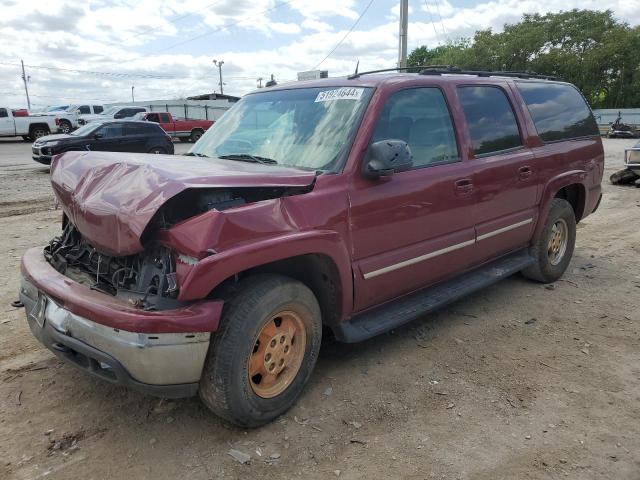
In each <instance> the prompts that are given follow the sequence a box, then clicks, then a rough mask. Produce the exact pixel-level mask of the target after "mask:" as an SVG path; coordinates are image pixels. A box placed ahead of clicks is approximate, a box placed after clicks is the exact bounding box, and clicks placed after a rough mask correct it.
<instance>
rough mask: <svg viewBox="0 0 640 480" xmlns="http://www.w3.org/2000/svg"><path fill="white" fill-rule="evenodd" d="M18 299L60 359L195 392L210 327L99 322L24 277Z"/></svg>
mask: <svg viewBox="0 0 640 480" xmlns="http://www.w3.org/2000/svg"><path fill="white" fill-rule="evenodd" d="M20 300H21V301H22V303H23V304H24V306H25V310H26V314H27V321H28V323H29V327H30V328H31V331H32V332H33V334H34V335H35V337H36V338H38V340H39V341H40V342H41V343H42V344H44V345H45V346H46V347H47V348H49V349H50V350H51V351H52V352H53V353H55V354H56V355H57V356H58V357H60V358H62V359H63V360H65V361H67V362H69V363H72V364H74V365H76V366H77V367H80V368H82V369H83V370H86V371H88V372H89V373H91V374H93V375H96V376H98V377H100V378H103V379H104V380H107V381H110V382H112V383H118V384H122V385H126V386H129V387H132V388H135V389H137V390H142V391H144V392H146V393H150V394H153V395H158V396H163V397H183V396H190V395H194V394H195V393H196V392H197V389H198V382H199V381H200V376H201V374H202V368H203V366H204V361H205V358H206V355H207V350H208V348H209V339H210V336H211V334H210V333H208V332H201V333H153V334H150V333H133V332H127V331H123V330H119V329H116V328H112V327H108V326H105V325H101V324H98V323H95V322H92V321H91V320H89V319H87V318H83V317H80V316H78V315H76V314H74V313H71V312H70V311H68V310H65V309H64V308H62V307H61V306H59V305H57V304H56V303H55V301H53V300H52V299H51V298H49V297H47V295H46V293H44V292H41V291H39V290H38V289H37V288H36V287H35V286H34V285H32V284H31V283H30V282H29V281H27V280H26V279H23V280H22V285H21V288H20Z"/></svg>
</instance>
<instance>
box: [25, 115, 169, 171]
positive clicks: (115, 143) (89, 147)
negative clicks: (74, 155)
mask: <svg viewBox="0 0 640 480" xmlns="http://www.w3.org/2000/svg"><path fill="white" fill-rule="evenodd" d="M69 151H105V152H140V153H156V154H162V153H168V154H173V143H172V141H171V137H169V136H168V135H167V134H166V133H165V131H164V130H162V128H160V127H159V126H158V125H155V124H150V123H147V122H134V121H126V120H112V121H106V122H92V123H90V124H88V125H85V126H83V127H80V128H79V129H77V130H76V131H74V132H71V133H69V134H58V135H47V136H45V137H41V138H39V139H37V140H36V141H35V143H34V144H33V147H32V154H33V159H34V160H35V161H36V162H40V163H43V164H45V165H49V164H50V163H51V159H52V157H53V156H54V155H58V154H61V153H65V152H69Z"/></svg>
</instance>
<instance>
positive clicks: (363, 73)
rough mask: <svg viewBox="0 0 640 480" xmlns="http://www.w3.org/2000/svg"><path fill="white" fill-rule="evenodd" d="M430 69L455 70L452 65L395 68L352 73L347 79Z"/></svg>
mask: <svg viewBox="0 0 640 480" xmlns="http://www.w3.org/2000/svg"><path fill="white" fill-rule="evenodd" d="M428 68H443V69H446V68H455V67H452V66H451V65H416V66H414V67H395V68H383V69H381V70H369V71H367V72H359V73H352V74H351V75H349V76H348V77H347V78H348V79H349V80H353V79H354V78H358V77H360V76H362V75H369V74H370V73H384V72H402V71H409V73H420V72H421V71H422V70H425V69H428ZM410 70H415V71H414V72H410Z"/></svg>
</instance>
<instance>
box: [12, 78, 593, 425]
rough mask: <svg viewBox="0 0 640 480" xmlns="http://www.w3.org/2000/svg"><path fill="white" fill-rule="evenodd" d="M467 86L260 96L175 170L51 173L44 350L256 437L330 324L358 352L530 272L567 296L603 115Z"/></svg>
mask: <svg viewBox="0 0 640 480" xmlns="http://www.w3.org/2000/svg"><path fill="white" fill-rule="evenodd" d="M453 73H454V72H453V71H451V70H448V69H445V70H441V71H439V70H434V69H431V70H428V71H425V72H424V74H396V73H393V74H381V75H369V74H366V73H361V74H358V75H353V76H351V77H349V78H332V79H323V80H316V81H309V82H299V83H297V84H296V85H291V84H288V85H283V86H276V87H272V88H265V89H260V90H258V91H256V92H254V93H251V94H249V95H247V96H245V97H244V98H243V99H242V100H240V101H239V102H238V103H236V104H235V105H234V106H233V107H232V108H231V109H230V110H229V111H228V112H226V113H225V115H224V116H223V117H222V118H221V119H220V120H219V121H218V122H216V124H215V125H214V126H213V127H212V128H211V129H209V131H208V132H207V133H206V134H205V135H204V136H203V137H202V138H201V139H200V141H198V143H197V144H195V145H194V146H193V148H192V149H191V152H190V153H189V156H186V157H182V158H181V159H180V161H174V160H173V159H162V158H161V159H159V161H158V159H156V158H152V157H149V156H145V155H134V154H115V153H114V154H105V153H97V152H96V153H74V152H69V153H67V154H65V155H63V156H61V157H56V158H55V159H54V162H53V164H52V168H51V183H52V185H53V189H54V192H55V195H56V198H57V200H58V202H59V203H60V205H61V207H62V210H63V212H64V217H63V221H62V231H61V234H60V235H59V236H58V237H56V238H54V239H53V240H52V241H51V242H50V243H49V245H48V246H46V247H45V248H44V251H43V250H42V248H34V249H31V250H28V251H27V252H26V253H25V255H24V257H23V259H22V275H23V281H22V287H21V291H20V298H21V300H22V302H23V303H24V304H25V306H26V312H27V319H28V323H29V326H30V327H31V330H32V332H33V334H34V335H35V336H36V337H37V338H38V339H39V340H40V341H41V342H42V343H43V344H44V345H46V346H47V347H48V348H50V349H51V350H52V351H53V352H54V353H55V354H56V355H58V356H59V357H61V358H63V359H64V360H66V361H68V362H71V363H74V364H76V365H77V366H79V367H80V368H83V369H85V370H86V371H87V372H89V373H91V374H94V375H97V376H98V377H101V378H103V379H106V380H108V381H110V382H113V383H118V384H122V385H127V386H130V387H133V388H137V389H140V390H143V391H146V392H148V393H151V394H155V395H159V396H163V397H179V396H188V395H194V394H196V393H199V395H200V398H201V399H202V400H203V402H204V403H205V404H206V405H207V406H208V407H209V408H210V409H211V410H212V411H213V412H215V413H216V414H218V415H220V416H221V417H223V418H225V419H226V420H228V421H230V422H233V423H235V424H238V425H241V426H244V427H255V426H257V425H261V424H264V423H265V422H268V421H270V420H272V419H274V418H276V417H277V416H278V415H280V414H282V413H283V412H285V411H286V410H287V409H288V408H290V407H291V406H292V404H293V403H294V402H295V401H296V399H297V398H298V396H299V395H300V393H301V391H302V390H303V388H304V385H305V384H306V383H307V381H308V379H309V377H310V375H311V372H312V370H313V368H314V365H315V363H316V360H317V358H318V352H319V349H320V343H321V339H322V331H323V326H325V327H328V328H330V329H331V330H333V333H334V335H335V337H336V338H337V339H338V340H339V341H343V342H356V341H361V340H365V339H367V338H370V337H373V336H375V335H378V334H380V333H383V332H386V331H389V330H390V329H393V328H396V327H398V326H400V325H403V324H405V323H407V322H409V321H411V320H414V319H417V318H420V317H422V316H424V315H425V314H426V313H428V312H431V311H433V310H434V309H436V308H439V307H442V306H443V305H447V304H449V303H450V302H452V301H454V300H456V299H459V298H461V297H463V296H464V295H467V294H469V293H470V292H473V291H476V290H478V289H480V288H483V287H485V286H487V285H490V284H492V283H494V282H497V281H498V280H500V279H503V278H505V277H508V276H509V275H513V274H515V273H516V272H522V273H523V275H524V276H525V277H527V278H530V279H533V280H535V281H538V282H544V283H550V282H554V281H556V280H558V279H559V278H560V277H561V276H562V274H563V273H564V271H565V269H566V268H567V266H568V264H569V261H570V260H571V257H572V254H573V250H574V245H575V239H576V223H577V222H579V221H581V220H582V219H584V218H585V217H586V216H587V215H589V214H591V213H592V212H594V211H595V210H596V208H597V207H598V204H599V202H600V199H601V187H600V183H601V179H602V174H603V168H604V154H603V148H602V141H601V139H600V136H599V135H598V129H597V126H596V123H595V120H594V118H593V115H592V112H591V110H590V109H589V107H588V105H587V103H586V102H585V100H584V98H583V97H582V95H581V94H580V92H579V91H578V90H577V89H576V88H575V87H574V86H573V85H571V84H568V83H562V82H558V81H551V80H542V79H539V78H535V77H532V76H531V75H522V78H520V77H516V76H514V75H515V74H512V76H511V77H506V76H505V75H506V74H502V76H499V75H500V74H499V73H496V74H491V73H482V74H481V75H477V72H475V73H474V72H468V74H464V73H465V72H455V73H458V74H453ZM444 74H448V75H444ZM172 158H173V157H172ZM80 280H81V281H80Z"/></svg>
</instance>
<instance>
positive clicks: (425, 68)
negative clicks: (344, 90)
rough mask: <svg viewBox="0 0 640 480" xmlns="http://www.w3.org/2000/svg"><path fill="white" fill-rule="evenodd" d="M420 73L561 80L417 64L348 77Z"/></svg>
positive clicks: (532, 74)
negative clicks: (391, 73) (386, 73)
mask: <svg viewBox="0 0 640 480" xmlns="http://www.w3.org/2000/svg"><path fill="white" fill-rule="evenodd" d="M402 71H406V72H409V73H418V74H420V75H451V74H454V75H455V74H459V75H476V76H478V77H513V78H524V79H527V78H536V79H540V80H559V77H554V76H552V75H541V74H538V73H535V72H526V71H525V72H519V71H510V70H506V71H505V70H496V71H492V70H463V69H461V68H458V67H456V66H454V65H417V66H413V67H395V68H383V69H381V70H369V71H367V72H359V73H354V74H351V75H349V76H348V77H347V78H348V79H349V80H353V79H354V78H358V77H361V76H362V75H369V74H371V73H384V72H402Z"/></svg>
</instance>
